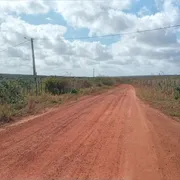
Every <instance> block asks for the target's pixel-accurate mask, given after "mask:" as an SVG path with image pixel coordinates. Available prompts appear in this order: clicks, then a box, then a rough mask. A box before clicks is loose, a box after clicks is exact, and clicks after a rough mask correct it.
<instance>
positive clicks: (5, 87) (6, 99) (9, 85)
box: [0, 81, 24, 104]
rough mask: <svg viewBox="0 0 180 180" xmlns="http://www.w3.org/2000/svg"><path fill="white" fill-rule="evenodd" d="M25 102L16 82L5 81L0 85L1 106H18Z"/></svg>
mask: <svg viewBox="0 0 180 180" xmlns="http://www.w3.org/2000/svg"><path fill="white" fill-rule="evenodd" d="M23 101H24V96H23V95H22V93H21V91H20V88H19V87H18V85H17V83H16V81H3V82H1V83H0V104H16V103H20V102H23Z"/></svg>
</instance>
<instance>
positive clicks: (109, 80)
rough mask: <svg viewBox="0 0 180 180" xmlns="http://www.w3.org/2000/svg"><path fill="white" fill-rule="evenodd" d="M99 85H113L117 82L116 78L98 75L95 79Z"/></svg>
mask: <svg viewBox="0 0 180 180" xmlns="http://www.w3.org/2000/svg"><path fill="white" fill-rule="evenodd" d="M95 81H96V83H97V86H99V87H101V86H103V85H105V86H113V85H114V84H115V83H116V80H115V79H113V78H110V77H98V78H96V79H95Z"/></svg>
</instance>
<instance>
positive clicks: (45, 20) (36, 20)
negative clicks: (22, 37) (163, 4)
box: [20, 0, 157, 45]
mask: <svg viewBox="0 0 180 180" xmlns="http://www.w3.org/2000/svg"><path fill="white" fill-rule="evenodd" d="M143 7H146V8H147V9H148V10H149V14H154V13H156V12H157V8H156V6H155V3H154V0H148V1H147V0H138V1H136V2H134V3H133V5H132V6H131V7H130V8H129V9H128V10H124V12H125V13H130V14H135V15H137V16H138V13H139V11H140V10H141V9H142V8H143ZM20 17H21V18H22V20H24V21H26V22H28V23H30V24H34V25H41V24H58V25H62V26H66V27H67V32H66V33H65V35H64V37H65V38H69V37H72V38H76V37H87V36H88V34H89V29H88V28H74V27H72V26H71V25H70V24H68V23H67V22H66V20H65V19H64V18H63V16H62V15H61V14H60V13H57V12H55V11H50V12H48V13H47V14H34V15H33V14H32V15H27V14H22V15H21V16H20ZM119 39H120V37H113V38H112V37H111V38H108V37H107V38H99V39H92V40H91V39H87V40H82V41H88V42H93V41H100V42H101V43H102V44H105V45H111V44H112V43H114V42H117V41H119Z"/></svg>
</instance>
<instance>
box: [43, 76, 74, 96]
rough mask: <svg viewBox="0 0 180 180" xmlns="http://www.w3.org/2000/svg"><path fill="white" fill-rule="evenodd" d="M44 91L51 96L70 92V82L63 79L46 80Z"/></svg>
mask: <svg viewBox="0 0 180 180" xmlns="http://www.w3.org/2000/svg"><path fill="white" fill-rule="evenodd" d="M45 90H46V92H49V93H51V94H53V95H59V94H64V93H67V92H70V90H71V88H70V81H69V80H68V79H65V78H64V79H60V78H48V79H46V80H45Z"/></svg>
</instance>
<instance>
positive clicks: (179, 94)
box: [174, 87, 180, 100]
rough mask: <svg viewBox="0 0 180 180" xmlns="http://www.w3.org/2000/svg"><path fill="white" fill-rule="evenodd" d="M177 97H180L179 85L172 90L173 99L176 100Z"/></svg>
mask: <svg viewBox="0 0 180 180" xmlns="http://www.w3.org/2000/svg"><path fill="white" fill-rule="evenodd" d="M179 98H180V87H176V88H175V92H174V99H175V100H178V99H179Z"/></svg>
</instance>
